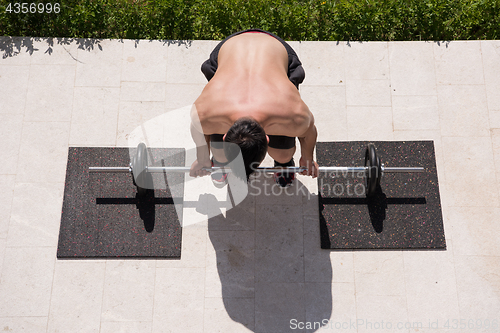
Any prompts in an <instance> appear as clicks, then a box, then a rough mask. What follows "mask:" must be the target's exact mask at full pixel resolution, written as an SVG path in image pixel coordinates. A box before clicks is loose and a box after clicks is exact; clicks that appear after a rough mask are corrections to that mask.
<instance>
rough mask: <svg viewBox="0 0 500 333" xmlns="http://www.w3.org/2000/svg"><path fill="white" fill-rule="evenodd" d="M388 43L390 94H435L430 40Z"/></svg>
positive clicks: (434, 75) (432, 54)
mask: <svg viewBox="0 0 500 333" xmlns="http://www.w3.org/2000/svg"><path fill="white" fill-rule="evenodd" d="M388 44H389V64H390V70H391V88H392V90H391V93H392V96H400V95H431V96H432V95H436V94H437V91H436V72H435V68H434V52H433V44H432V43H431V42H392V43H388ZM393 102H394V99H393Z"/></svg>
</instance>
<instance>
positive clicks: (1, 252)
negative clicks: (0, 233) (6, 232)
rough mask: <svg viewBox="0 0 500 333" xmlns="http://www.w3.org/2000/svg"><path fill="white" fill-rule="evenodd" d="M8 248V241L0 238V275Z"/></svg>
mask: <svg viewBox="0 0 500 333" xmlns="http://www.w3.org/2000/svg"><path fill="white" fill-rule="evenodd" d="M6 247H7V241H6V240H5V239H4V238H0V274H1V272H2V266H3V258H4V256H5V249H6Z"/></svg>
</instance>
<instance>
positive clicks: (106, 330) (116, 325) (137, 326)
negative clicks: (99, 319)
mask: <svg viewBox="0 0 500 333" xmlns="http://www.w3.org/2000/svg"><path fill="white" fill-rule="evenodd" d="M152 327H153V324H152V322H145V321H140V322H138V321H127V322H103V323H101V330H100V331H99V332H100V333H117V332H120V333H121V332H123V333H126V332H134V333H151V330H152Z"/></svg>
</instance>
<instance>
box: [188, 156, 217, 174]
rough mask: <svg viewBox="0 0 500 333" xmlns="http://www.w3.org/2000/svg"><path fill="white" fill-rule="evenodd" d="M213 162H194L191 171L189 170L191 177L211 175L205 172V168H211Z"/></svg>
mask: <svg viewBox="0 0 500 333" xmlns="http://www.w3.org/2000/svg"><path fill="white" fill-rule="evenodd" d="M211 167H212V162H210V160H205V161H204V162H199V161H198V160H196V161H194V162H193V164H192V165H191V170H189V175H190V176H191V177H201V176H206V175H209V174H210V171H206V170H203V168H211Z"/></svg>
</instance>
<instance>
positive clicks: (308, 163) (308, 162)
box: [299, 156, 319, 178]
mask: <svg viewBox="0 0 500 333" xmlns="http://www.w3.org/2000/svg"><path fill="white" fill-rule="evenodd" d="M299 165H300V166H301V167H306V168H307V170H306V171H302V173H301V174H302V175H307V176H312V177H313V178H316V177H318V173H319V166H318V163H316V162H315V161H314V160H313V159H312V158H304V156H302V157H301V158H300V161H299Z"/></svg>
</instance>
